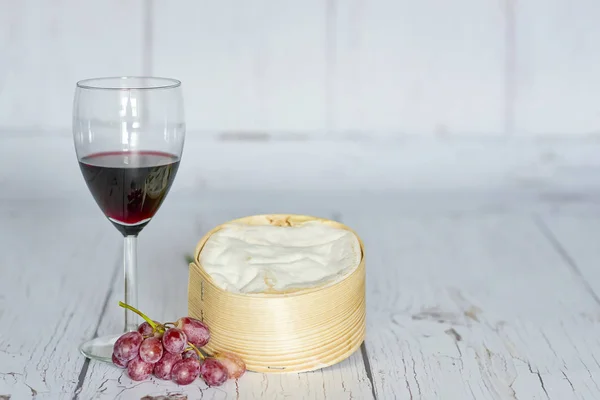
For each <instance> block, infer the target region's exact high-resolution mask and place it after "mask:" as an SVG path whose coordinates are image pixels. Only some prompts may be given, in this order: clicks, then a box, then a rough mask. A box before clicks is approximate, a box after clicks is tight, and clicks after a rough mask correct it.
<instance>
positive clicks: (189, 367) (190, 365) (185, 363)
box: [171, 358, 200, 385]
mask: <svg viewBox="0 0 600 400" xmlns="http://www.w3.org/2000/svg"><path fill="white" fill-rule="evenodd" d="M199 374H200V362H198V360H196V359H195V358H186V359H185V360H181V361H177V362H176V363H175V365H173V369H172V370H171V379H173V381H174V382H175V383H177V384H178V385H189V384H190V383H192V382H193V381H194V379H196V378H197V377H198V375H199Z"/></svg>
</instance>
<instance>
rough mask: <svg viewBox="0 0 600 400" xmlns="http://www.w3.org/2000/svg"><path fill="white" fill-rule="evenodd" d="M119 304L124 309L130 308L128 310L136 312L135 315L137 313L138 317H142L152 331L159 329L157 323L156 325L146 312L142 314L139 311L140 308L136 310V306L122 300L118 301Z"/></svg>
mask: <svg viewBox="0 0 600 400" xmlns="http://www.w3.org/2000/svg"><path fill="white" fill-rule="evenodd" d="M119 306H121V307H123V308H126V309H128V310H130V311H133V312H134V313H136V314H137V315H139V316H140V317H142V318H144V320H145V321H146V322H147V323H148V324H150V326H151V327H152V330H153V331H154V332H156V331H158V330H159V328H158V325H156V324H155V323H154V321H152V320H151V319H150V318H148V316H147V315H146V314H144V313H143V312H141V311H140V310H138V309H137V308H135V307H132V306H130V305H129V304H125V303H123V302H122V301H119Z"/></svg>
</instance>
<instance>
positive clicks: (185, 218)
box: [79, 198, 372, 399]
mask: <svg viewBox="0 0 600 400" xmlns="http://www.w3.org/2000/svg"><path fill="white" fill-rule="evenodd" d="M241 201H242V200H241V199H240V202H241ZM287 206H289V207H292V208H294V209H296V210H306V212H307V213H311V214H317V215H324V216H328V215H330V214H331V213H330V212H328V211H324V210H322V211H319V210H318V209H315V208H314V207H310V206H308V207H307V206H303V205H302V204H301V199H298V200H296V202H295V203H294V204H288V205H287ZM275 207H277V208H278V207H280V205H277V204H273V203H272V202H269V199H268V198H265V199H263V203H262V204H256V205H254V206H250V208H253V211H255V212H261V211H262V212H268V209H273V208H275ZM243 209H244V207H240V208H238V209H236V210H227V209H226V210H218V209H217V208H211V209H203V208H202V206H198V208H197V209H196V210H195V212H194V211H191V210H184V209H180V210H179V211H180V212H179V213H177V214H175V213H169V218H166V216H163V217H160V214H159V216H157V218H156V220H155V221H152V222H151V224H150V225H149V226H148V227H147V228H146V231H144V232H142V234H141V235H140V237H139V246H140V249H139V251H140V254H139V262H140V268H139V271H140V275H141V276H140V282H141V287H140V307H141V308H142V310H143V311H147V312H148V314H149V315H150V316H151V317H152V318H156V319H161V320H174V319H176V318H177V317H179V316H181V315H185V314H186V313H187V265H186V262H185V260H184V255H185V254H186V253H190V252H192V251H193V249H194V247H195V245H196V242H197V241H198V240H199V239H200V237H201V235H203V234H204V233H205V232H206V231H208V230H209V229H210V228H212V227H213V226H215V225H217V224H219V223H222V222H225V221H227V220H230V219H232V218H236V217H240V216H242V215H241V214H240V213H241V212H242V211H243ZM161 211H162V210H161ZM165 211H166V210H165ZM300 212H302V211H300ZM189 215H192V217H189ZM194 215H195V216H194ZM113 293H114V295H113V296H112V298H111V299H110V302H109V304H110V306H109V309H108V310H107V312H106V315H105V318H104V319H103V321H102V324H101V327H100V333H101V334H102V333H110V332H115V331H116V330H118V329H120V328H121V324H122V321H121V319H122V312H121V309H119V308H118V307H117V302H118V300H120V299H121V284H120V283H119V284H117V286H115V289H114V291H113ZM197 382H198V384H193V385H190V386H187V387H178V386H177V385H175V384H173V383H172V382H166V381H160V380H157V379H154V378H152V380H149V381H145V382H141V383H139V382H134V381H132V380H130V379H129V378H128V377H127V375H126V374H124V373H123V371H122V370H119V369H117V368H115V367H113V366H111V365H108V364H103V363H96V362H92V363H91V364H90V368H89V371H88V373H87V377H86V379H85V382H84V384H83V387H82V391H81V392H80V393H79V398H80V399H89V398H94V399H96V398H98V399H121V398H140V397H143V396H144V395H159V394H165V393H168V392H178V393H186V394H188V395H189V396H190V398H191V399H195V398H200V396H202V398H203V399H225V398H244V399H245V398H248V399H253V398H255V399H276V398H299V397H301V398H303V399H324V398H330V399H345V398H346V399H349V398H355V399H369V398H372V395H371V386H370V384H369V378H368V376H367V373H366V371H365V367H364V363H363V359H362V355H361V353H360V352H356V353H355V354H354V355H353V356H352V357H351V358H350V359H348V360H346V361H345V362H343V363H341V364H338V365H336V366H333V367H331V368H326V369H324V370H321V371H315V372H311V373H303V374H286V375H264V374H256V373H247V374H246V375H245V376H244V377H242V378H241V379H240V380H239V381H238V382H234V381H230V382H227V383H226V384H225V385H224V386H222V387H219V388H208V387H206V385H204V384H203V383H202V382H201V381H200V380H198V381H197Z"/></svg>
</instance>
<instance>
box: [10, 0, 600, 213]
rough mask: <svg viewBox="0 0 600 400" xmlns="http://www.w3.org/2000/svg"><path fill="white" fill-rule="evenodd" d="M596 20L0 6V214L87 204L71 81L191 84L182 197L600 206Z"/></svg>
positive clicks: (536, 12) (543, 8) (406, 9)
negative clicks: (456, 199)
mask: <svg viewBox="0 0 600 400" xmlns="http://www.w3.org/2000/svg"><path fill="white" fill-rule="evenodd" d="M599 21H600V1H598V0H451V1H450V0H419V1H416V0H303V1H298V0H252V1H243V0H219V1H217V0H211V1H209V0H168V1H167V0H145V1H144V0H103V1H85V2H84V1H80V0H19V1H16V0H0V188H2V190H1V191H0V199H2V198H6V197H8V198H26V197H32V196H34V197H39V194H40V193H44V195H45V196H52V197H60V196H71V195H72V194H73V193H75V192H77V193H80V194H82V195H84V196H86V198H88V199H89V197H90V196H89V195H88V194H87V193H86V189H85V185H84V184H83V181H82V179H81V177H80V176H79V171H78V169H77V167H76V164H75V157H74V153H73V145H72V141H71V126H70V125H71V106H72V96H73V91H74V86H75V82H76V81H77V80H79V79H83V78H88V77H95V76H114V75H140V74H143V75H159V76H169V77H176V78H179V79H181V80H182V81H183V84H184V95H185V100H186V112H187V123H188V124H187V125H188V139H187V141H186V150H185V152H184V162H182V168H181V169H180V172H179V176H178V179H177V181H176V184H175V186H174V188H173V190H174V192H178V191H179V192H182V191H183V192H186V193H198V194H199V193H201V192H202V190H204V189H206V188H217V189H228V188H232V187H233V188H240V187H244V188H249V189H261V188H268V189H273V188H275V189H299V188H313V189H319V190H322V189H344V190H345V189H360V190H376V189H378V188H379V189H382V188H383V189H385V190H408V191H411V190H422V191H423V190H424V191H428V190H433V189H435V188H437V189H440V190H458V191H468V190H482V188H483V189H485V190H487V189H490V190H496V191H498V190H500V191H503V190H507V189H510V190H525V191H529V192H531V191H535V192H536V193H538V194H539V193H541V195H543V194H544V193H555V192H561V191H562V192H565V191H566V192H573V193H575V192H577V193H579V192H586V193H589V192H590V191H591V190H595V188H598V190H597V191H598V192H600V173H598V171H600V158H599V157H598V156H597V155H598V154H600V141H598V140H597V133H600V72H599V71H600V51H599V50H598V46H599V44H600V22H599ZM207 133H208V134H207ZM540 137H541V139H540ZM206 138H210V140H209V142H210V143H206V140H204V139H206ZM197 139H200V140H199V141H198V140H197ZM213 139H217V140H213ZM223 139H226V140H223ZM390 139H392V140H390ZM453 139H457V140H459V141H460V143H459V144H457V142H456V141H455V140H453ZM489 139H493V140H489ZM498 139H499V141H498ZM240 140H241V142H240ZM315 140H316V141H315ZM248 141H250V142H251V143H248ZM274 141H279V143H273V142H274ZM368 142H372V143H369V144H368V145H365V143H368ZM380 142H382V143H384V144H383V145H379V147H378V146H377V145H376V144H377V143H380ZM390 143H391V144H390ZM32 149H34V150H35V151H38V152H39V153H37V155H35V156H32V155H31V154H30V152H31V151H32ZM15 171H16V172H15ZM542 192H544V193H542ZM442 198H443V197H442ZM89 200H90V201H91V199H89Z"/></svg>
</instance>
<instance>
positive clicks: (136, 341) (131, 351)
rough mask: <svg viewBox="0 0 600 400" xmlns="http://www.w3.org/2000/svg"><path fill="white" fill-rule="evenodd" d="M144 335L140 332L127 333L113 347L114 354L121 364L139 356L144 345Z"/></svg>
mask: <svg viewBox="0 0 600 400" xmlns="http://www.w3.org/2000/svg"><path fill="white" fill-rule="evenodd" d="M142 340H143V338H142V335H141V334H140V333H139V332H127V333H125V334H124V335H122V336H121V337H120V338H118V339H117V341H116V342H115V345H114V347H113V354H114V356H115V357H116V358H118V359H119V361H121V362H123V363H124V362H125V361H129V360H132V359H133V358H135V357H136V356H137V355H138V350H139V349H140V345H141V344H142Z"/></svg>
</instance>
